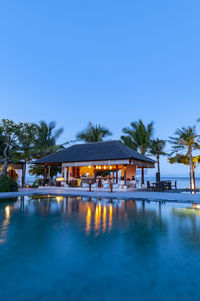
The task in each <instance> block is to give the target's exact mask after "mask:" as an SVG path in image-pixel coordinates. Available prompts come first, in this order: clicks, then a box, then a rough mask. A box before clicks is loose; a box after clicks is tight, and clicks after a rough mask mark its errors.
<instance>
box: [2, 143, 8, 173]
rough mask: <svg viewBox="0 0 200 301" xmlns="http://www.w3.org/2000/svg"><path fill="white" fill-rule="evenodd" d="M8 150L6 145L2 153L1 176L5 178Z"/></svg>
mask: <svg viewBox="0 0 200 301" xmlns="http://www.w3.org/2000/svg"><path fill="white" fill-rule="evenodd" d="M8 148H9V144H7V145H6V147H5V148H4V151H3V158H4V159H3V168H2V171H1V175H2V176H6V175H7V167H8V154H7V152H8Z"/></svg>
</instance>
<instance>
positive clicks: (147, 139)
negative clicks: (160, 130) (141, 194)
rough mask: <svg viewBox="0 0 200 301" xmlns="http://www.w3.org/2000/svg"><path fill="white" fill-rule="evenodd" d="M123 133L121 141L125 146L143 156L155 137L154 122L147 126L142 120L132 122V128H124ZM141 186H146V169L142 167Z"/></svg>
mask: <svg viewBox="0 0 200 301" xmlns="http://www.w3.org/2000/svg"><path fill="white" fill-rule="evenodd" d="M122 132H123V133H124V135H122V136H121V140H122V142H123V143H124V144H125V145H127V146H128V147H130V148H132V149H134V150H136V151H139V152H140V153H141V154H142V155H145V154H146V153H147V151H148V150H149V148H150V144H151V138H152V135H153V122H151V123H149V124H148V125H147V126H145V124H144V123H143V122H142V120H139V121H137V122H132V123H131V124H130V127H127V128H123V130H122ZM141 185H142V186H143V185H144V167H142V172H141Z"/></svg>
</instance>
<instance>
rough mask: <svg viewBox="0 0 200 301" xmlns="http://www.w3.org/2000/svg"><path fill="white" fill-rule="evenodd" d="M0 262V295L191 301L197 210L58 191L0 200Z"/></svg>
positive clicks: (198, 252) (199, 227)
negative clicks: (58, 193) (82, 195)
mask: <svg viewBox="0 0 200 301" xmlns="http://www.w3.org/2000/svg"><path fill="white" fill-rule="evenodd" d="M194 208H198V207H197V206H196V207H194ZM0 267H1V268H0V292H1V299H2V300H13V295H14V296H15V300H17V301H18V300H65V299H67V300H101V301H102V300H114V299H115V300H116V301H118V300H124V296H126V300H133V299H134V300H177V299H178V298H181V299H182V300H189V299H190V300H199V298H200V292H199V290H198V289H196V288H197V287H198V283H199V274H200V210H197V209H193V208H192V205H188V204H184V205H180V204H162V203H161V202H157V203H154V202H144V201H143V202H141V201H137V202H136V201H135V200H130V201H123V200H120V201H119V200H110V201H108V200H104V199H89V198H80V197H78V198H73V197H62V196H60V197H44V196H39V197H36V196H33V197H22V198H19V199H17V200H16V201H14V202H9V203H8V202H7V201H5V202H2V203H1V205H0Z"/></svg>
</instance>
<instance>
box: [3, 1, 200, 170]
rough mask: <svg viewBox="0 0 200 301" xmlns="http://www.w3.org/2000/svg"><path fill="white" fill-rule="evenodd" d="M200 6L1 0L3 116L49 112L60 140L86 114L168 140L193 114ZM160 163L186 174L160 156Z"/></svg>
mask: <svg viewBox="0 0 200 301" xmlns="http://www.w3.org/2000/svg"><path fill="white" fill-rule="evenodd" d="M199 12H200V1H199V0H194V1H193V0H192V1H188V0H187V1H185V0H162V1H161V0H151V1H150V0H137V1H134V0H123V1H122V0H121V1H118V0H101V1H100V0H99V1H98V0H95V1H94V0H90V1H88V0H84V1H83V0H80V1H77V0H71V1H68V0H32V1H31V0H29V1H27V0H24V1H21V0H18V1H16V0H8V1H1V6H0V118H10V119H14V120H15V121H34V122H37V121H40V120H46V121H51V120H55V121H57V125H58V126H63V127H64V129H65V131H64V134H63V135H62V138H61V141H63V142H64V141H68V140H71V139H73V138H74V136H75V134H76V133H77V132H78V131H79V130H81V129H82V128H84V127H85V126H86V125H87V123H88V121H92V122H94V123H100V124H102V125H104V126H106V127H108V128H109V129H110V130H111V131H112V132H113V139H118V138H119V137H120V134H121V129H122V128H123V127H125V126H128V125H129V123H130V122H131V121H135V120H138V119H139V118H141V119H142V120H143V121H144V122H145V123H148V122H150V121H152V120H153V121H155V136H156V137H157V136H158V137H159V138H163V139H167V138H168V136H169V135H173V133H174V131H175V129H176V128H177V127H181V126H183V125H185V126H187V125H192V124H194V123H195V122H196V119H197V118H199V117H200V110H199V103H200V34H199V33H200V18H199ZM199 130H200V127H199ZM162 171H163V173H164V174H181V173H183V175H188V168H185V167H182V166H179V165H177V166H171V165H169V164H167V163H166V159H163V164H162Z"/></svg>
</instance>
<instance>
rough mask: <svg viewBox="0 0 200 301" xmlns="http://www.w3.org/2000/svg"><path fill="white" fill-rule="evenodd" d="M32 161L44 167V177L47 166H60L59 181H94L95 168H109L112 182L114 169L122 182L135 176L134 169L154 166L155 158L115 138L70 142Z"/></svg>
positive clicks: (115, 178)
mask: <svg viewBox="0 0 200 301" xmlns="http://www.w3.org/2000/svg"><path fill="white" fill-rule="evenodd" d="M32 163H33V164H38V165H44V166H45V179H46V180H47V178H48V177H49V175H50V166H61V167H62V175H63V178H62V181H63V182H64V183H65V184H70V183H72V182H73V181H75V180H76V181H77V183H79V184H78V185H77V186H80V182H81V180H82V181H83V180H84V181H85V180H93V183H94V182H95V180H96V177H97V175H98V174H99V171H109V172H110V173H111V174H112V177H113V179H114V182H115V183H118V179H119V176H118V172H120V174H121V177H123V181H124V185H126V181H127V180H128V179H132V178H133V177H135V176H136V168H154V167H155V166H154V165H155V161H154V160H152V159H150V158H149V157H147V156H143V155H141V154H140V153H138V152H137V151H134V150H133V149H131V148H129V147H127V146H125V145H124V144H122V143H121V142H120V141H118V140H113V141H105V142H93V143H85V144H74V145H72V146H70V147H68V148H65V149H64V150H61V151H58V152H56V153H53V154H50V155H48V156H46V157H43V158H41V159H38V160H36V161H34V162H32Z"/></svg>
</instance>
